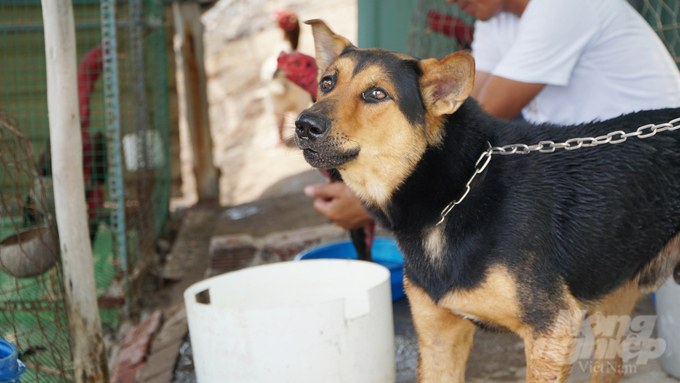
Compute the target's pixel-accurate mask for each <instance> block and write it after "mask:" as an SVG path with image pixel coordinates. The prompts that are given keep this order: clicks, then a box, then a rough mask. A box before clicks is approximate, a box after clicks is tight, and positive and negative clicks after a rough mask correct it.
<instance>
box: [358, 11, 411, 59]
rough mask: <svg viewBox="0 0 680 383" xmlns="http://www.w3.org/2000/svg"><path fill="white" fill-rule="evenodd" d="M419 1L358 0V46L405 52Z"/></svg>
mask: <svg viewBox="0 0 680 383" xmlns="http://www.w3.org/2000/svg"><path fill="white" fill-rule="evenodd" d="M416 1H417V0H358V6H359V48H382V49H387V50H391V51H396V52H401V53H406V40H407V38H408V30H409V24H410V22H411V14H412V13H413V7H414V6H415V5H416Z"/></svg>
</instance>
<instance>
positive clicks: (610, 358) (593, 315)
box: [588, 282, 641, 383]
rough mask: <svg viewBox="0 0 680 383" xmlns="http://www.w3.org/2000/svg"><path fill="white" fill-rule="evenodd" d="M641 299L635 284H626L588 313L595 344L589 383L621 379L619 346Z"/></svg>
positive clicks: (621, 366)
mask: <svg viewBox="0 0 680 383" xmlns="http://www.w3.org/2000/svg"><path fill="white" fill-rule="evenodd" d="M640 295H641V294H640V289H639V288H638V286H637V283H636V282H628V283H627V284H626V285H624V286H623V287H621V288H619V289H618V290H616V291H614V292H613V293H611V294H609V295H608V296H606V297H605V298H604V299H602V300H601V301H600V302H598V303H596V304H595V305H594V306H593V307H592V308H591V309H590V310H589V313H588V314H589V315H588V321H589V322H590V326H591V329H592V331H593V336H594V338H595V344H596V347H595V361H594V362H593V369H592V371H593V372H592V374H591V377H590V383H616V382H618V381H619V380H620V379H621V378H622V377H623V374H624V370H625V369H624V368H623V367H624V366H623V360H622V359H621V347H622V344H621V342H622V341H623V338H624V335H625V331H626V328H627V327H628V322H629V321H630V313H631V312H632V311H633V308H635V302H637V300H638V298H639V297H640ZM612 345H614V346H615V347H612Z"/></svg>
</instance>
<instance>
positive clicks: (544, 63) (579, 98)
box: [448, 0, 680, 124]
mask: <svg viewBox="0 0 680 383" xmlns="http://www.w3.org/2000/svg"><path fill="white" fill-rule="evenodd" d="M448 1H449V3H453V2H457V3H458V5H459V6H460V8H461V9H462V10H463V11H464V12H466V13H468V14H471V15H473V16H475V17H476V18H477V20H478V21H477V22H476V23H475V33H474V41H473V43H472V55H473V56H474V58H475V64H476V69H477V72H476V75H475V88H474V90H473V92H472V97H474V98H475V99H477V100H478V101H479V103H480V104H481V105H482V108H483V109H485V110H486V111H487V112H489V113H490V114H493V115H495V116H498V117H501V118H507V119H509V118H513V117H515V116H516V115H518V114H519V113H520V112H521V113H522V116H523V117H524V119H526V120H527V121H530V122H535V123H540V122H551V123H556V124H574V123H580V122H589V121H593V120H605V119H609V118H612V117H616V116H619V115H621V114H624V113H630V112H634V111H638V110H646V109H660V108H666V107H677V106H680V72H678V68H677V66H676V63H675V62H674V61H673V59H672V58H671V56H670V54H669V53H668V51H667V50H666V47H665V46H664V45H663V43H662V42H661V40H660V39H659V37H658V36H657V35H656V33H655V32H654V31H653V30H652V28H651V27H650V26H649V24H647V22H646V21H645V20H644V19H643V18H642V16H640V14H639V13H638V12H637V11H636V10H635V9H634V8H633V7H632V6H631V5H630V4H628V3H627V2H626V1H624V0H448Z"/></svg>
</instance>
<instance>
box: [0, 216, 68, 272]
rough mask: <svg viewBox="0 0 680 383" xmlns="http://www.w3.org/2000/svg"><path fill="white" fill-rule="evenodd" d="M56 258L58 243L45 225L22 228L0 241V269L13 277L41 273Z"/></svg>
mask: <svg viewBox="0 0 680 383" xmlns="http://www.w3.org/2000/svg"><path fill="white" fill-rule="evenodd" d="M58 258H59V243H58V241H57V238H56V235H55V234H54V233H53V232H52V231H51V230H50V228H49V227H47V226H37V227H33V228H30V229H27V230H22V231H20V232H19V233H17V234H14V235H12V236H9V237H7V238H5V239H3V240H2V242H0V270H2V271H4V272H6V273H7V274H9V275H11V276H13V277H15V278H30V277H36V276H38V275H40V274H43V273H44V272H46V271H47V270H49V269H51V268H52V267H53V266H54V265H55V264H56V263H57V259H58Z"/></svg>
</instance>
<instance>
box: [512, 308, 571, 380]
mask: <svg viewBox="0 0 680 383" xmlns="http://www.w3.org/2000/svg"><path fill="white" fill-rule="evenodd" d="M568 300H569V301H570V302H568V304H567V308H565V309H564V310H561V311H560V313H559V315H558V316H557V318H556V319H555V321H554V322H553V324H552V325H551V327H550V329H548V330H547V331H545V332H542V333H536V332H534V331H532V330H531V329H524V330H522V331H520V334H519V335H520V336H521V337H522V338H523V339H524V347H525V353H526V357H527V383H563V382H566V381H567V378H568V377H569V370H570V368H571V358H572V355H573V352H574V346H575V337H576V335H577V334H578V329H579V327H580V326H581V322H582V320H583V313H582V311H581V310H580V308H579V307H578V305H577V304H576V301H575V300H574V299H573V298H568Z"/></svg>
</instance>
